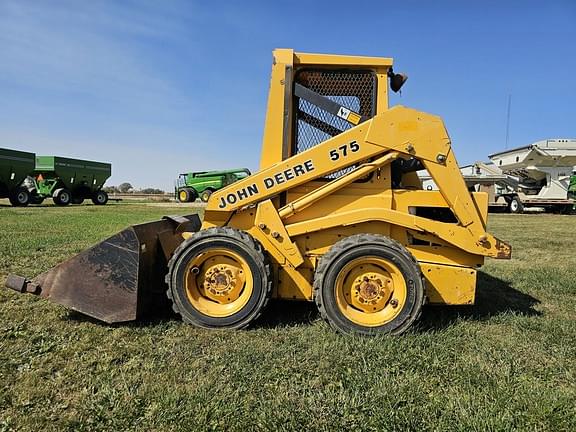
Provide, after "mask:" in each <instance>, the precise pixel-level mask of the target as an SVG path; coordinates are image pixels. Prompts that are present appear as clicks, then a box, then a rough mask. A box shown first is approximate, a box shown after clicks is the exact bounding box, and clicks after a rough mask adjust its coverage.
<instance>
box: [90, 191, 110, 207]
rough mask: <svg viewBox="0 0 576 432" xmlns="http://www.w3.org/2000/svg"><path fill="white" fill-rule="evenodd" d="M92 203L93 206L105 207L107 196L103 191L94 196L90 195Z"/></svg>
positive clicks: (95, 193)
mask: <svg viewBox="0 0 576 432" xmlns="http://www.w3.org/2000/svg"><path fill="white" fill-rule="evenodd" d="M92 202H93V203H94V205H106V203H107V202H108V194H107V193H106V192H104V191H103V190H99V191H96V192H94V195H92Z"/></svg>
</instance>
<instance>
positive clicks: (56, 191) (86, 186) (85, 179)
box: [34, 156, 112, 206]
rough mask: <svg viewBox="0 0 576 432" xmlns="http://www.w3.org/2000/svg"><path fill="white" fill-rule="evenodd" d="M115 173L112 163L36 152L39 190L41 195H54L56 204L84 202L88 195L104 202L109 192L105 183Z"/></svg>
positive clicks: (98, 201)
mask: <svg viewBox="0 0 576 432" xmlns="http://www.w3.org/2000/svg"><path fill="white" fill-rule="evenodd" d="M111 175H112V165H110V164H109V163H103V162H92V161H85V160H80V159H69V158H63V157H58V156H36V168H35V170H34V183H35V193H36V195H37V196H38V197H39V198H41V199H44V198H49V197H51V198H52V199H53V200H54V204H56V205H60V206H65V205H68V204H70V203H72V204H82V202H84V200H85V199H91V200H92V202H93V203H94V204H96V205H104V204H106V203H107V202H108V194H107V193H106V192H104V191H103V190H102V187H103V186H104V183H105V182H106V180H107V179H108V178H109V177H110V176H111Z"/></svg>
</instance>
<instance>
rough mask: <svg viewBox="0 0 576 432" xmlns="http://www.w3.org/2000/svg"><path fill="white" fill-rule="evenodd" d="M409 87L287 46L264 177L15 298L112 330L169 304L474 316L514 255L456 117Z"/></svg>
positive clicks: (351, 316)
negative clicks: (437, 111)
mask: <svg viewBox="0 0 576 432" xmlns="http://www.w3.org/2000/svg"><path fill="white" fill-rule="evenodd" d="M405 80H406V76H404V75H402V74H397V73H395V72H394V71H393V68H392V59H390V58H375V57H356V56H340V55H323V54H308V53H298V52H294V51H293V50H291V49H278V50H275V51H274V53H273V66H272V76H271V83H270V93H269V98H268V107H267V115H266V124H265V128H264V138H263V147H262V155H261V162H260V170H259V171H258V172H257V173H255V174H253V175H251V176H248V177H246V178H244V179H242V180H240V181H238V182H235V183H234V184H232V185H230V186H228V187H226V188H224V189H221V190H219V191H216V192H214V193H213V194H212V196H211V197H210V199H209V201H208V204H207V207H206V210H205V213H204V219H203V221H200V219H199V218H198V217H197V216H195V215H192V216H186V217H166V218H164V219H163V220H161V221H159V222H152V223H148V224H143V225H136V226H133V227H130V228H128V229H126V230H124V231H122V232H120V233H119V234H117V235H115V236H113V237H111V238H109V239H107V240H104V241H103V242H102V243H100V244H98V245H96V246H94V247H92V248H90V249H88V250H86V251H85V252H82V253H81V254H80V255H78V256H76V257H74V258H72V259H70V260H68V261H66V262H64V263H63V264H60V265H59V266H57V267H55V268H53V269H52V270H49V271H48V272H46V273H44V274H42V275H40V276H39V277H37V278H36V279H34V280H28V279H26V278H24V277H20V276H14V275H12V276H10V277H9V278H8V280H7V283H6V284H7V286H8V287H10V288H12V289H15V290H17V291H19V292H31V293H34V294H38V295H40V296H43V297H47V298H49V299H50V300H52V301H54V302H56V303H60V304H63V305H65V306H67V307H69V308H72V309H75V310H77V311H80V312H82V313H84V314H87V315H90V316H92V317H95V318H97V319H100V320H103V321H106V322H108V323H114V322H122V321H130V320H135V319H138V318H140V317H141V316H142V315H143V314H145V313H146V312H150V311H151V310H152V311H153V310H154V308H157V307H158V302H157V301H156V300H154V299H155V298H156V297H155V296H157V295H160V296H166V295H167V297H168V298H169V299H170V300H171V302H172V306H173V308H174V310H175V311H176V312H177V313H178V314H180V315H181V317H182V319H183V321H185V322H187V323H190V324H193V325H195V326H198V327H202V328H229V329H240V328H244V327H246V326H248V325H249V324H250V323H252V322H253V321H254V320H255V319H256V318H258V316H260V314H261V313H262V311H263V310H264V309H265V307H266V305H267V303H268V301H269V299H270V298H278V299H286V300H304V301H312V302H315V303H316V305H317V307H318V309H319V311H320V313H321V315H322V317H323V318H325V319H326V320H327V321H328V322H329V324H330V325H331V326H332V327H333V328H334V329H336V330H338V331H341V332H344V333H360V334H369V335H373V334H380V333H391V334H400V333H402V332H404V331H406V330H407V329H408V328H409V327H410V326H411V325H412V324H413V323H414V322H415V321H416V320H417V319H418V317H419V316H420V313H421V310H422V306H423V305H424V304H426V303H428V304H445V305H468V304H473V302H474V295H475V287H476V271H477V268H478V267H479V266H481V265H482V264H483V261H484V257H492V258H504V259H506V258H510V255H511V248H510V246H509V245H508V244H507V243H505V242H503V241H501V240H498V239H497V238H495V237H493V236H492V235H490V234H489V233H488V232H486V220H487V209H488V202H487V195H486V194H485V193H474V192H472V193H471V192H469V191H468V188H467V187H466V184H465V182H464V180H463V178H462V174H461V173H460V170H459V169H458V164H457V162H456V157H455V155H454V152H453V151H452V147H451V143H450V138H449V137H448V134H447V132H446V129H445V127H444V123H443V122H442V120H441V118H440V117H437V116H435V115H431V114H427V113H424V112H421V111H416V110H414V109H410V108H406V107H403V106H394V107H389V106H388V92H389V87H390V89H391V90H392V91H398V90H399V89H400V87H402V84H404V82H405ZM421 169H426V170H427V171H428V172H429V173H430V176H431V177H432V179H433V180H434V181H435V183H436V184H437V185H438V188H439V190H438V191H428V190H423V189H422V185H421V182H420V180H419V179H418V176H417V174H416V171H418V170H421Z"/></svg>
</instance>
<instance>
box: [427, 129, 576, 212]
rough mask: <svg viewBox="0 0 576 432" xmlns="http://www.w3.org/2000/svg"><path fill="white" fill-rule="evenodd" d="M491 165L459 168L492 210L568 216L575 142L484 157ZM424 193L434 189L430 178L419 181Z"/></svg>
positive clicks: (549, 142) (542, 144)
mask: <svg viewBox="0 0 576 432" xmlns="http://www.w3.org/2000/svg"><path fill="white" fill-rule="evenodd" d="M488 157H489V158H490V160H491V162H487V163H485V162H476V163H474V164H472V165H467V166H464V167H462V168H461V169H460V170H461V171H462V175H463V177H464V180H465V181H466V184H467V185H468V187H469V188H470V189H471V190H475V191H478V192H487V193H488V196H489V197H488V202H489V205H490V208H491V209H492V210H495V209H500V210H507V211H509V212H511V213H522V212H523V211H524V209H525V208H530V207H531V208H535V207H538V208H542V209H545V210H548V211H554V212H570V211H571V210H572V208H573V206H574V199H572V198H569V197H568V189H569V187H570V177H571V175H572V172H573V170H574V168H575V165H576V139H549V140H543V141H538V142H535V143H534V144H530V145H527V146H524V147H518V148H515V149H511V150H506V151H503V152H499V153H494V154H491V155H489V156H488ZM420 179H421V180H422V182H423V186H424V188H425V189H436V186H435V185H434V183H433V181H432V180H431V178H430V177H429V176H428V175H427V174H424V175H422V176H421V177H420Z"/></svg>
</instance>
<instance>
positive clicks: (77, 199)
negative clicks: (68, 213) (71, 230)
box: [72, 197, 84, 205]
mask: <svg viewBox="0 0 576 432" xmlns="http://www.w3.org/2000/svg"><path fill="white" fill-rule="evenodd" d="M83 202H84V198H82V197H73V198H72V204H78V205H79V204H82V203H83Z"/></svg>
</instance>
